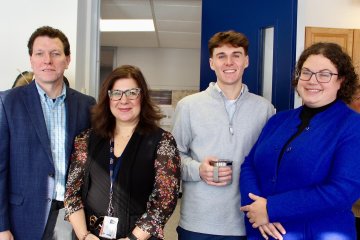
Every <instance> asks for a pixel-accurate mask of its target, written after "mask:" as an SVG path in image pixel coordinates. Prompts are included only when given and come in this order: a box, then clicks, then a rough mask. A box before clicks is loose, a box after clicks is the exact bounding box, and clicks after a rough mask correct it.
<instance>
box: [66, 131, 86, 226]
mask: <svg viewBox="0 0 360 240" xmlns="http://www.w3.org/2000/svg"><path fill="white" fill-rule="evenodd" d="M89 134H90V130H86V131H85V132H83V133H81V134H79V135H78V136H77V137H76V138H75V141H74V151H73V153H72V155H71V160H70V168H69V175H68V180H67V182H66V190H65V198H64V206H65V220H69V216H70V215H71V214H73V213H74V212H76V211H78V210H80V209H82V208H84V204H83V202H82V199H81V189H82V186H83V184H84V174H85V163H86V159H87V148H88V138H89Z"/></svg>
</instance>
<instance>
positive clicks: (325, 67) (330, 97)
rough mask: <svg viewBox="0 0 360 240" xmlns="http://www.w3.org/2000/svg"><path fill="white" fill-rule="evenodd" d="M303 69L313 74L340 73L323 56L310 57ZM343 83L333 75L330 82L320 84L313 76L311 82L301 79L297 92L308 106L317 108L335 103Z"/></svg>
mask: <svg viewBox="0 0 360 240" xmlns="http://www.w3.org/2000/svg"><path fill="white" fill-rule="evenodd" d="M302 69H307V70H310V71H311V72H321V71H326V72H331V73H335V74H337V73H338V71H337V68H336V67H335V65H334V64H333V63H332V62H331V61H330V60H329V59H328V58H326V57H324V56H323V55H310V56H309V57H308V58H307V59H306V61H305V62H304V64H303V66H302ZM341 82H342V80H340V79H338V76H337V75H333V76H332V77H331V80H330V82H328V83H319V82H318V81H317V80H316V77H315V75H312V77H311V78H310V80H309V81H303V80H301V79H299V81H298V84H297V88H296V90H297V92H298V93H299V95H300V97H301V98H302V100H303V102H304V104H305V105H306V106H308V107H312V108H317V107H322V106H325V105H327V104H329V103H331V102H333V101H335V99H336V95H337V92H338V90H339V89H340V86H341Z"/></svg>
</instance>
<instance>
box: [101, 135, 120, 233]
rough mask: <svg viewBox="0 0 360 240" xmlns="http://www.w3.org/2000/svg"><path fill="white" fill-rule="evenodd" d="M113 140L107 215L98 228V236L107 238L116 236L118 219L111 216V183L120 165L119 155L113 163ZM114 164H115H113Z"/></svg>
mask: <svg viewBox="0 0 360 240" xmlns="http://www.w3.org/2000/svg"><path fill="white" fill-rule="evenodd" d="M114 159H115V155H114V141H113V139H111V140H110V164H109V171H110V196H109V206H108V210H107V214H108V215H107V216H105V217H104V222H103V225H102V227H101V229H100V233H99V236H100V237H103V238H107V239H114V238H116V233H117V224H118V222H119V219H118V218H117V217H113V215H114V207H113V204H112V198H113V185H114V182H115V180H116V177H117V175H118V174H119V170H120V165H121V155H120V157H119V158H118V161H117V162H116V164H114ZM114 165H115V166H114Z"/></svg>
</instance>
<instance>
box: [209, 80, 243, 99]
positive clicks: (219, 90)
mask: <svg viewBox="0 0 360 240" xmlns="http://www.w3.org/2000/svg"><path fill="white" fill-rule="evenodd" d="M214 87H215V89H216V90H217V91H218V92H219V93H220V94H221V96H223V97H224V98H225V99H226V100H228V101H231V102H236V101H237V100H238V99H239V98H240V96H241V94H243V93H244V84H242V85H241V91H240V94H239V96H237V98H235V99H234V100H229V99H227V98H226V97H225V95H224V93H223V92H222V90H221V88H220V87H219V84H218V83H217V82H216V83H215V84H214Z"/></svg>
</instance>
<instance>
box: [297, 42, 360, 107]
mask: <svg viewBox="0 0 360 240" xmlns="http://www.w3.org/2000/svg"><path fill="white" fill-rule="evenodd" d="M311 55H322V56H324V57H326V58H327V59H329V60H330V61H331V62H332V64H334V66H335V67H336V69H337V71H338V79H343V82H342V83H341V86H340V89H339V90H338V92H337V96H336V98H337V99H341V100H343V101H344V102H346V103H350V102H351V100H352V96H353V94H354V93H355V90H356V88H357V87H358V84H359V83H358V80H359V76H358V75H357V74H356V72H355V68H354V65H353V63H352V60H351V57H350V56H349V55H348V54H347V53H346V52H345V51H343V50H342V48H341V47H340V46H339V45H338V44H336V43H325V42H320V43H315V44H313V45H311V46H310V47H308V48H307V49H305V50H304V51H303V52H302V54H301V55H300V57H299V60H298V62H297V64H296V68H295V73H294V77H293V80H292V85H293V86H294V87H295V88H296V86H297V84H298V82H299V78H298V73H299V72H300V70H301V68H302V67H303V65H304V62H305V61H306V60H307V59H308V57H309V56H311Z"/></svg>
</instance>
